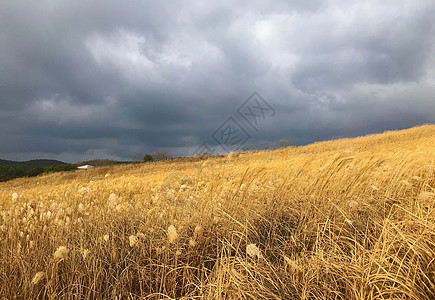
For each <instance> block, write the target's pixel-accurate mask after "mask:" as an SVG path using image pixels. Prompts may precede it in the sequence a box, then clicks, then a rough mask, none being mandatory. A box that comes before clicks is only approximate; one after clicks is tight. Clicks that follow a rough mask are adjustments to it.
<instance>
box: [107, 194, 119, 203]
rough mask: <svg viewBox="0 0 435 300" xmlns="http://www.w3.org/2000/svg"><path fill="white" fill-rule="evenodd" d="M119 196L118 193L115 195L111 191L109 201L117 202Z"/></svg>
mask: <svg viewBox="0 0 435 300" xmlns="http://www.w3.org/2000/svg"><path fill="white" fill-rule="evenodd" d="M118 198H119V197H118V196H117V195H115V194H114V193H111V194H110V195H109V202H116V201H117V200H118Z"/></svg>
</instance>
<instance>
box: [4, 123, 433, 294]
mask: <svg viewBox="0 0 435 300" xmlns="http://www.w3.org/2000/svg"><path fill="white" fill-rule="evenodd" d="M79 191H80V192H79ZM14 193H16V194H14ZM0 210H1V216H0V220H1V221H0V222H1V223H0V237H1V239H0V241H1V242H0V243H1V245H0V246H1V247H0V256H1V257H0V258H1V259H0V295H2V296H3V297H4V298H6V299H13V298H20V299H37V298H41V299H42V298H47V299H59V298H62V299H100V298H109V299H128V298H140V297H141V298H143V299H175V298H176V299H180V298H184V299H194V298H196V299H198V298H205V299H434V298H435V126H429V125H428V126H422V127H417V128H412V129H409V130H404V131H399V132H387V133H384V134H381V135H373V136H367V137H361V138H356V139H347V140H339V141H331V142H324V143H318V144H313V145H309V146H306V147H298V148H291V149H283V150H278V151H271V152H260V153H249V154H240V155H238V156H237V157H233V158H228V157H219V158H209V159H207V160H202V161H201V160H198V161H195V160H192V161H183V160H178V161H176V162H161V163H155V164H141V165H125V166H116V167H101V168H97V169H94V170H86V171H76V172H73V173H60V174H52V175H46V176H41V177H37V178H33V179H17V180H13V181H10V182H6V183H1V184H0Z"/></svg>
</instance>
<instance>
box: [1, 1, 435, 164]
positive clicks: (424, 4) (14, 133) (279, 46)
mask: <svg viewBox="0 0 435 300" xmlns="http://www.w3.org/2000/svg"><path fill="white" fill-rule="evenodd" d="M434 13H435V3H434V2H433V1H425V0H421V1H412V2H411V1H392V0H391V1H383V2H379V1H374V0H373V1H365V2H361V1H341V0H337V1H320V0H313V1H275V2H273V5H272V4H271V3H270V2H268V1H240V2H237V3H235V2H230V1H208V2H206V3H202V4H201V3H198V2H195V1H188V2H185V1H175V2H171V3H170V4H169V3H168V2H164V1H122V2H119V1H92V2H88V1H62V2H59V1H38V2H35V1H3V2H1V3H0V105H1V106H0V123H1V130H0V139H1V140H2V143H1V146H0V156H1V157H4V158H9V159H27V158H35V157H41V156H45V157H53V158H58V159H64V160H68V161H77V160H81V159H86V158H93V157H111V158H116V159H125V158H128V157H129V156H130V155H132V154H135V153H146V152H153V151H156V150H160V149H162V150H167V151H169V152H170V153H172V154H175V155H183V154H184V155H185V154H190V153H191V151H192V150H194V149H195V147H196V146H198V145H199V144H200V143H201V142H202V141H205V140H209V139H210V135H211V134H212V132H213V131H214V130H215V129H216V128H217V127H218V126H219V125H220V124H221V123H222V122H223V121H225V120H226V119H227V117H229V116H234V117H236V118H237V113H236V109H237V107H239V105H240V104H241V103H242V102H243V101H244V100H245V99H246V98H247V97H248V96H249V95H250V94H251V93H252V92H254V91H255V90H257V91H258V92H259V93H260V94H261V95H262V96H263V97H264V98H265V99H267V101H268V102H269V103H270V105H272V106H273V108H274V109H275V110H276V111H277V114H276V116H275V117H274V118H272V119H270V120H268V121H267V122H266V123H264V124H263V126H262V127H261V128H260V130H259V131H258V132H254V131H252V130H251V129H250V127H249V126H248V125H247V124H246V123H244V121H243V120H242V119H240V118H239V119H238V120H239V121H240V123H241V124H242V126H244V127H246V130H248V131H249V133H250V134H252V135H253V139H252V140H251V141H250V142H253V143H257V142H275V141H277V140H280V139H287V140H289V141H292V142H293V143H296V144H304V143H309V142H313V141H315V140H325V139H330V138H337V137H345V136H356V135H362V134H365V133H372V132H377V131H382V130H387V129H400V128H405V127H410V126H413V125H418V124H422V123H429V122H435V119H434V118H435V117H434V116H435V104H434V103H435V101H434V100H433V97H432V96H431V95H434V92H435V87H434V84H435V56H434V55H433V54H432V53H433V52H434V51H433V48H434V33H435V27H434V22H433V17H432V16H433V15H434Z"/></svg>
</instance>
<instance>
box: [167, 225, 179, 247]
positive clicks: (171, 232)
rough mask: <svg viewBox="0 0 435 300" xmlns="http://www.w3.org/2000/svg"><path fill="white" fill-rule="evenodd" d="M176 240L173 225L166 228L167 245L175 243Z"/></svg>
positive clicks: (175, 230)
mask: <svg viewBox="0 0 435 300" xmlns="http://www.w3.org/2000/svg"><path fill="white" fill-rule="evenodd" d="M177 239H178V233H177V229H176V228H175V226H174V225H171V226H169V227H168V241H169V243H175V242H176V241H177Z"/></svg>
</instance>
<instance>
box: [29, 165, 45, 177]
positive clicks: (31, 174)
mask: <svg viewBox="0 0 435 300" xmlns="http://www.w3.org/2000/svg"><path fill="white" fill-rule="evenodd" d="M42 173H44V169H43V168H41V167H37V168H31V169H29V170H27V172H26V175H27V176H28V177H34V176H38V175H39V174H42Z"/></svg>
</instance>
